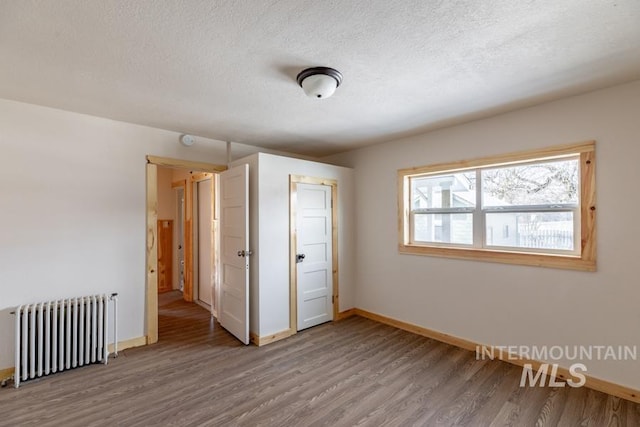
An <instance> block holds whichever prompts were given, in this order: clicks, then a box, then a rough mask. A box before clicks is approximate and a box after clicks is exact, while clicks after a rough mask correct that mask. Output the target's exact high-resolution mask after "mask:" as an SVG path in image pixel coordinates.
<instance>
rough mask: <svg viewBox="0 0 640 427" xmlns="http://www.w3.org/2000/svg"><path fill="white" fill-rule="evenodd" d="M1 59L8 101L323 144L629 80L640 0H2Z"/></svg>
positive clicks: (294, 146)
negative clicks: (313, 81) (323, 79)
mask: <svg viewBox="0 0 640 427" xmlns="http://www.w3.org/2000/svg"><path fill="white" fill-rule="evenodd" d="M0 58H1V62H0V97H2V98H7V99H13V100H18V101H24V102H29V103H34V104H41V105H46V106H51V107H56V108H61V109H65V110H71V111H77V112H82V113H87V114H92V115H96V116H103V117H108V118H112V119H116V120H123V121H127V122H132V123H139V124H144V125H149V126H154V127H158V128H163V129H170V130H175V131H178V132H185V133H192V134H195V135H200V136H206V137H211V138H215V139H221V140H230V141H235V142H242V143H246V144H253V145H259V146H263V147H267V148H272V149H280V150H286V151H290V152H296V153H300V154H307V155H324V154H330V153H334V152H339V151H345V150H347V149H350V148H354V147H359V146H363V145H367V144H371V143H376V142H380V141H385V140H391V139H393V138H396V137H399V136H405V135H410V134H416V133H420V132H424V131H426V130H429V129H434V128H436V127H440V126H443V125H447V124H452V123H457V122H462V121H466V120H470V119H473V118H478V117H483V116H487V115H491V114H495V113H496V112H500V111H506V110H509V109H512V108H517V107H521V106H525V105H531V104H534V103H537V102H541V101H544V100H550V99H554V98H558V97H561V96H566V95H570V94H576V93H580V92H584V91H587V90H591V89H596V88H600V87H605V86H609V85H612V84H616V83H621V82H625V81H630V80H635V79H639V78H640V1H638V0H610V1H608V0H539V1H535V0H528V1H525V0H522V1H513V0H502V1H500V0H458V1H453V0H383V1H378V0H375V1H373V0H361V1H358V0H343V1H339V0H333V1H331V0H322V1H318V0H280V1H275V0H262V1H237V0H228V1H213V0H162V1H156V0H64V1H46V0H41V1H35V0H32V1H26V0H0ZM309 66H330V67H334V68H337V69H338V70H340V71H341V72H342V74H343V75H344V81H343V84H342V86H340V88H338V91H337V92H336V94H335V95H334V96H333V97H332V98H329V99H325V100H314V99H310V98H306V97H305V96H304V94H303V92H302V89H301V88H299V87H298V86H297V84H296V82H295V76H296V74H297V73H298V72H299V71H300V70H301V69H303V68H306V67H309Z"/></svg>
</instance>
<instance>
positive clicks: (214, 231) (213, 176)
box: [191, 172, 218, 314]
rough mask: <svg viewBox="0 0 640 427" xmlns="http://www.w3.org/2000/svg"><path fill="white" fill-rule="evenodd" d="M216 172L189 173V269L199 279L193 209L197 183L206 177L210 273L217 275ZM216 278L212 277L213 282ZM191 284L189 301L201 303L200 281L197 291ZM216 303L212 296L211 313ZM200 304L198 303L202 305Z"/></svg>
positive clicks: (196, 214) (196, 221) (193, 282)
mask: <svg viewBox="0 0 640 427" xmlns="http://www.w3.org/2000/svg"><path fill="white" fill-rule="evenodd" d="M217 176H218V174H217V173H213V172H198V173H194V174H192V175H191V191H192V195H191V201H192V202H191V209H192V212H191V218H192V220H193V221H192V222H193V224H194V225H193V229H192V233H193V240H192V243H193V244H192V247H191V256H192V260H193V264H192V265H193V268H192V269H191V271H192V274H193V277H194V278H195V277H198V280H199V267H200V266H199V262H198V260H199V256H200V255H199V244H200V242H199V240H198V239H199V237H197V236H199V235H198V233H197V232H196V230H197V228H196V224H197V223H198V221H199V218H198V210H197V209H195V210H194V209H193V208H194V206H197V204H199V203H200V201H199V200H197V199H198V196H197V194H198V183H199V182H202V181H206V180H208V179H210V180H211V216H212V219H213V223H212V224H211V232H212V235H213V237H212V239H211V256H212V259H211V265H212V271H211V272H212V273H213V277H214V278H216V279H217V277H218V269H217V262H218V251H217V244H216V242H217V240H218V239H216V237H215V236H217V235H218V217H217V216H216V207H217V203H216V183H217V181H218V178H217ZM216 281H217V280H215V279H214V283H215V282H216ZM191 284H192V286H191V291H192V292H191V301H194V302H196V303H197V304H200V303H201V301H202V300H201V299H200V295H198V293H199V290H200V283H199V282H198V292H194V290H195V289H196V287H195V286H194V285H195V280H192V282H191ZM215 303H217V299H216V300H215V301H214V298H212V305H211V307H210V309H211V312H212V313H213V312H214V311H216V314H217V310H216V309H217V307H214V304H215ZM203 304H204V303H203ZM203 304H200V305H203Z"/></svg>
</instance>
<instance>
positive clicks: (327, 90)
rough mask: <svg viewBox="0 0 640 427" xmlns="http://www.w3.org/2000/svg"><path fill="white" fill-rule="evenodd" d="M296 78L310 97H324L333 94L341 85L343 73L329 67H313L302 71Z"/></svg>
mask: <svg viewBox="0 0 640 427" xmlns="http://www.w3.org/2000/svg"><path fill="white" fill-rule="evenodd" d="M296 80H298V84H299V85H300V86H301V87H302V89H303V90H304V93H305V94H306V95H307V96H308V97H310V98H317V99H323V98H328V97H330V96H331V95H333V92H335V91H336V88H337V87H338V86H340V83H342V74H340V71H338V70H334V69H333V68H329V67H313V68H307V69H306V70H302V71H300V73H299V74H298V77H297V78H296Z"/></svg>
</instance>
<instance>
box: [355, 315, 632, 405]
mask: <svg viewBox="0 0 640 427" xmlns="http://www.w3.org/2000/svg"><path fill="white" fill-rule="evenodd" d="M354 312H355V315H357V316H360V317H364V318H367V319H370V320H374V321H376V322H380V323H383V324H385V325H389V326H393V327H395V328H398V329H402V330H404V331H407V332H411V333H414V334H417V335H421V336H423V337H427V338H431V339H434V340H436V341H440V342H443V343H445V344H450V345H453V346H456V347H459V348H462V349H465V350H469V351H473V352H475V351H476V348H477V347H478V346H483V344H480V343H476V342H473V341H469V340H466V339H463V338H458V337H456V336H453V335H449V334H445V333H443V332H438V331H434V330H432V329H428V328H424V327H422V326H418V325H414V324H412V323H408V322H403V321H402V320H397V319H394V318H392V317H387V316H383V315H381V314H377V313H373V312H371V311H367V310H362V309H360V308H356V309H354ZM486 347H487V348H493V346H486ZM494 355H495V356H496V357H495V358H496V359H499V360H502V361H503V362H507V363H511V364H512V365H516V366H523V365H524V364H531V366H532V367H533V369H534V370H535V371H536V372H537V371H538V369H539V368H540V365H542V364H543V363H545V362H540V361H539V360H532V359H524V358H520V357H519V356H517V355H515V354H513V355H512V354H510V353H507V352H505V351H502V352H500V351H496V352H495V353H494ZM557 377H558V378H560V379H563V380H566V379H567V378H570V377H571V374H570V373H569V370H568V369H566V368H564V367H562V366H559V367H558V376H557ZM585 377H586V380H587V382H586V384H585V387H588V388H590V389H592V390H596V391H601V392H603V393H606V394H610V395H612V396H616V397H621V398H623V399H626V400H630V401H632V402H635V403H640V390H635V389H632V388H630V387H626V386H623V385H620V384H616V383H612V382H610V381H606V380H602V379H600V378H595V377H592V376H589V375H585Z"/></svg>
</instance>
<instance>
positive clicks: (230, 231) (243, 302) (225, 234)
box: [218, 165, 251, 344]
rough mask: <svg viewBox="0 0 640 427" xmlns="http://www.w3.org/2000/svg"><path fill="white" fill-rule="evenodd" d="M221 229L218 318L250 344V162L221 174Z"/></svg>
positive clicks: (230, 330) (244, 341) (223, 325)
mask: <svg viewBox="0 0 640 427" xmlns="http://www.w3.org/2000/svg"><path fill="white" fill-rule="evenodd" d="M220 230H221V232H220V251H221V256H220V276H219V277H220V285H221V286H220V307H219V310H220V312H219V313H218V321H219V322H220V324H221V325H222V327H223V328H225V329H226V330H227V331H229V332H231V333H232V334H233V335H234V336H235V337H236V338H238V339H239V340H240V341H242V342H243V343H245V344H249V255H251V251H250V250H249V165H241V166H236V167H234V168H231V169H229V170H227V171H224V172H222V173H221V174H220Z"/></svg>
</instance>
